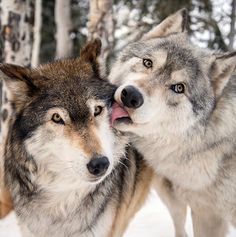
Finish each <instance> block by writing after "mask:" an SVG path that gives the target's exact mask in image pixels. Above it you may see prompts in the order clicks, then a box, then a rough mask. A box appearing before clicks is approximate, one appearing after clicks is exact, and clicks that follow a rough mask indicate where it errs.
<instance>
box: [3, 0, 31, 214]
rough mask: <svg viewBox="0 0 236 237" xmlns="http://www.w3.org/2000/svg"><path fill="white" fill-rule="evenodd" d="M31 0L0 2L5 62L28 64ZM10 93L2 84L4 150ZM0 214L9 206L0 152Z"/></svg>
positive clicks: (7, 209) (9, 201) (8, 209)
mask: <svg viewBox="0 0 236 237" xmlns="http://www.w3.org/2000/svg"><path fill="white" fill-rule="evenodd" d="M33 3H34V1H33V0H17V1H16V0H2V1H1V5H0V7H1V16H0V17H1V37H2V43H3V55H2V58H3V61H4V62H5V63H12V64H19V65H22V66H30V64H31V52H32V41H33V22H34V4H33ZM9 98H10V94H9V92H8V91H7V88H6V86H5V84H4V83H3V85H2V108H1V135H2V144H1V146H2V147H3V149H4V146H5V141H6V137H7V133H8V128H9V120H10V117H11V116H13V113H12V111H13V108H12V104H11V103H10V100H9ZM0 159H1V162H0V166H1V167H0V172H1V176H0V179H1V180H0V217H3V216H5V215H6V214H7V213H8V212H9V211H10V210H11V208H12V205H11V200H10V195H9V192H8V190H6V189H5V187H4V182H3V180H2V179H3V174H4V167H3V164H4V155H3V153H1V154H0Z"/></svg>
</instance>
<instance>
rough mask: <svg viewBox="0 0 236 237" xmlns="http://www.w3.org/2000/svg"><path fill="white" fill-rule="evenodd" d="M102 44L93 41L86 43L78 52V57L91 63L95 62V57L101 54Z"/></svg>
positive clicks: (99, 41)
mask: <svg viewBox="0 0 236 237" xmlns="http://www.w3.org/2000/svg"><path fill="white" fill-rule="evenodd" d="M101 48H102V42H101V40H100V39H95V40H93V41H91V42H89V43H87V44H86V45H85V46H84V47H83V48H82V50H81V52H80V57H81V58H83V59H84V60H86V61H89V62H91V63H94V62H96V60H97V57H98V56H99V55H100V54H101Z"/></svg>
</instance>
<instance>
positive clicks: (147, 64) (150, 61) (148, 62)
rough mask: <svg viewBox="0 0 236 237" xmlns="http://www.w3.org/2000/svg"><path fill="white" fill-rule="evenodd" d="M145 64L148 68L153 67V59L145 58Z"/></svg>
mask: <svg viewBox="0 0 236 237" xmlns="http://www.w3.org/2000/svg"><path fill="white" fill-rule="evenodd" d="M143 65H144V66H145V67H146V68H151V67H152V60H151V59H145V58H144V59H143Z"/></svg>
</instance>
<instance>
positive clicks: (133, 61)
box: [110, 11, 236, 237]
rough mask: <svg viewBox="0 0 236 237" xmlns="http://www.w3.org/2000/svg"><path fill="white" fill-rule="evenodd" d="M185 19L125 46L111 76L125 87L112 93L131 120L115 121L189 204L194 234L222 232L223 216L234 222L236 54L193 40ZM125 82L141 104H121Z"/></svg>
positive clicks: (168, 23) (171, 20)
mask: <svg viewBox="0 0 236 237" xmlns="http://www.w3.org/2000/svg"><path fill="white" fill-rule="evenodd" d="M183 21H184V18H183V11H179V12H177V13H176V14H174V15H172V16H170V17H169V18H167V19H166V20H164V22H162V23H161V24H160V25H158V26H157V27H156V28H154V29H153V30H152V31H151V32H149V33H147V34H146V36H144V37H143V39H142V40H141V41H138V42H135V43H133V44H130V45H129V46H128V47H126V48H125V49H124V50H123V52H122V53H121V55H120V57H119V58H118V60H117V62H116V63H115V65H114V67H113V69H112V71H111V74H110V80H111V82H113V83H115V84H116V85H118V86H120V87H119V88H118V89H117V91H116V94H115V99H116V100H117V102H118V103H119V104H120V105H121V106H125V109H126V111H127V112H128V113H129V116H130V118H131V120H132V123H129V124H127V123H122V122H119V120H117V122H116V123H114V125H115V126H116V128H118V129H120V130H121V131H126V132H129V133H133V134H135V135H136V137H135V136H134V137H135V138H134V140H133V142H134V143H135V145H136V147H137V148H138V150H139V151H140V152H142V153H143V154H144V156H145V158H146V159H147V160H148V161H149V163H150V164H151V165H152V167H154V168H155V169H156V172H157V174H159V175H161V176H163V177H165V178H167V179H168V180H170V181H171V183H172V185H171V186H172V188H171V190H172V191H174V195H176V196H177V197H178V200H181V201H182V202H185V203H188V204H190V206H191V208H192V214H193V215H192V216H193V225H194V233H195V236H199V237H200V236H201V237H202V236H207V237H208V236H216V237H217V236H224V235H225V233H226V229H227V228H226V227H227V225H226V222H231V223H232V224H233V225H236V222H235V218H236V209H235V206H236V201H235V200H236V185H235V182H236V178H235V173H236V169H235V167H236V150H235V147H236V122H235V121H236V120H235V114H236V106H235V104H236V99H235V98H236V78H235V75H233V73H234V70H235V67H236V53H235V52H234V53H225V54H215V53H213V52H210V51H208V50H206V49H204V50H203V49H200V48H198V47H195V46H193V45H192V44H191V43H190V42H189V39H188V36H187V34H186V33H185V32H183V27H182V25H183V24H181V22H183ZM159 55H163V56H162V59H161V60H160V57H159ZM165 55H166V56H165ZM144 59H149V60H151V61H152V67H149V68H147V67H145V66H144V65H143V60H144ZM118 68H123V70H122V71H120V70H117V69H118ZM121 78H122V80H121ZM127 86H133V87H134V88H136V89H137V90H138V91H139V92H140V93H141V94H142V96H143V101H144V102H143V104H142V106H140V107H138V108H136V109H134V108H129V107H127V106H126V105H125V104H124V101H122V96H121V95H122V92H123V90H124V89H125V88H126V87H127ZM176 86H179V88H180V87H181V88H182V87H183V88H184V89H183V90H182V89H181V90H180V91H178V90H175V89H174V88H175V87H176ZM167 191H168V188H167ZM167 193H168V192H167ZM167 196H168V195H167ZM167 199H168V198H167ZM171 208H174V209H175V208H176V205H175V203H174V202H173V203H172V207H171ZM171 208H170V209H171ZM170 211H171V210H170ZM172 211H173V210H172ZM173 212H175V211H173ZM177 218H178V217H177ZM177 221H178V220H177ZM183 223H184V222H183V221H182V224H183ZM180 229H181V230H182V231H180V232H182V234H180V236H183V235H184V233H183V232H184V231H183V227H180Z"/></svg>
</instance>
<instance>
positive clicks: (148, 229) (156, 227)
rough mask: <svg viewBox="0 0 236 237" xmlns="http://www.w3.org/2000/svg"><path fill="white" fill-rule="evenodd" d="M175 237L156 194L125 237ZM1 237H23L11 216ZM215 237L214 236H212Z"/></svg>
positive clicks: (1, 224)
mask: <svg viewBox="0 0 236 237" xmlns="http://www.w3.org/2000/svg"><path fill="white" fill-rule="evenodd" d="M186 228H187V232H188V235H189V237H192V236H193V233H192V225H191V218H190V215H189V213H188V218H187V223H186ZM144 236H146V237H173V236H174V229H173V226H172V222H171V219H170V216H169V214H168V211H167V209H166V208H165V206H164V205H163V204H162V203H161V201H160V200H159V198H158V197H157V196H156V194H155V193H151V195H150V197H149V199H148V200H147V202H146V205H145V206H144V207H143V209H142V210H141V211H140V212H139V213H137V215H136V217H135V218H134V220H133V221H132V223H131V224H130V226H129V228H128V230H127V233H126V234H125V237H144ZM0 237H21V236H20V234H19V229H18V226H17V222H16V219H15V216H14V213H12V214H11V215H9V216H8V217H7V218H5V219H4V220H2V221H0ZM211 237H214V236H211ZM227 237H236V230H235V229H233V228H231V229H230V233H229V235H228V236H227Z"/></svg>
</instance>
